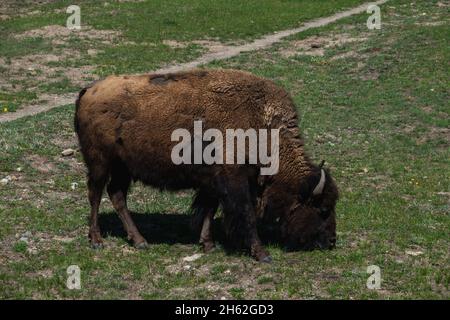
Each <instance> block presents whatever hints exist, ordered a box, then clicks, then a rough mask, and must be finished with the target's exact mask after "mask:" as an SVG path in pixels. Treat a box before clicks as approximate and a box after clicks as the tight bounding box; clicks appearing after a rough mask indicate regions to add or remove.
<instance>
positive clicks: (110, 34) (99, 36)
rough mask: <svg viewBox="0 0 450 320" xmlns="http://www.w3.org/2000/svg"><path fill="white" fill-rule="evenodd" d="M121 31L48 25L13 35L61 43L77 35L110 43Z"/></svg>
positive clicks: (19, 37) (81, 37) (83, 38)
mask: <svg viewBox="0 0 450 320" xmlns="http://www.w3.org/2000/svg"><path fill="white" fill-rule="evenodd" d="M120 35H121V33H120V32H119V31H114V30H96V29H93V28H91V27H89V26H82V27H81V29H80V30H76V29H69V28H67V27H65V26H60V25H50V26H45V27H43V28H39V29H33V30H28V31H25V32H22V33H19V34H17V35H15V38H16V39H23V38H30V37H31V38H36V37H42V38H49V39H51V41H52V44H54V45H56V44H63V43H65V42H67V40H68V39H69V38H70V37H74V36H75V37H78V38H80V39H82V40H91V41H92V40H93V41H99V42H101V43H104V44H111V43H112V42H113V41H114V40H115V39H117V38H118V37H120Z"/></svg>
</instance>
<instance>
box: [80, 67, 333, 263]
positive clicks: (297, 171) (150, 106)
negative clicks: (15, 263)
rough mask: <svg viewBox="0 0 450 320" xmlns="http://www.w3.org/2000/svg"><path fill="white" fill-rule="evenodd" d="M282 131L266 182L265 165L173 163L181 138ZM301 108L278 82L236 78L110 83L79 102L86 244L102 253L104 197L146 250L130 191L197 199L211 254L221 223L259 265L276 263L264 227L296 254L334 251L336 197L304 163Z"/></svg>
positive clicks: (199, 75) (206, 74)
mask: <svg viewBox="0 0 450 320" xmlns="http://www.w3.org/2000/svg"><path fill="white" fill-rule="evenodd" d="M198 120H202V121H203V123H204V124H205V126H206V127H209V128H216V129H219V130H220V131H221V132H225V130H226V129H229V128H232V129H236V128H240V129H243V130H247V129H249V128H253V129H279V130H280V148H279V157H280V158H279V171H278V173H277V174H276V175H274V176H262V175H260V169H261V164H252V165H250V164H248V163H247V164H243V165H242V164H233V165H230V164H221V165H218V164H213V165H206V164H201V165H187V164H181V165H175V164H174V163H173V162H172V161H171V158H170V155H171V150H172V148H173V146H174V144H175V142H172V141H171V133H172V132H173V131H174V130H175V129H178V128H186V129H188V130H189V131H190V132H192V130H193V123H194V121H198ZM297 124H298V118H297V113H296V110H295V106H294V104H293V102H292V100H291V98H290V97H289V95H288V94H287V93H286V92H285V91H284V90H283V89H281V88H279V87H277V86H276V85H275V84H273V83H272V82H271V81H269V80H266V79H262V78H259V77H256V76H254V75H252V74H249V73H246V72H241V71H237V70H206V71H205V70H194V71H191V72H184V73H176V74H167V75H141V76H118V77H116V76H111V77H108V78H106V79H104V80H102V81H99V82H96V83H95V84H93V85H92V86H90V87H88V88H85V89H83V90H82V91H81V92H80V95H79V98H78V99H77V102H76V114H75V129H76V132H77V135H78V139H79V143H80V147H81V153H82V155H83V158H84V161H85V164H86V166H87V169H88V197H89V202H90V205H91V218H90V229H89V237H90V240H91V243H92V245H93V246H94V247H100V246H102V238H101V235H100V228H99V226H98V221H97V220H98V210H99V205H100V200H101V196H102V192H103V189H104V187H105V185H106V184H107V191H108V195H109V197H110V199H111V202H112V204H113V206H114V208H115V210H116V211H117V213H118V214H119V217H120V218H121V220H122V222H123V225H124V228H125V230H126V232H127V234H128V238H129V239H130V240H132V241H133V243H134V245H135V246H136V247H138V248H144V247H146V246H147V243H146V241H145V239H144V238H143V237H142V235H141V234H140V233H139V231H138V229H137V227H136V226H135V224H134V222H133V220H132V218H131V216H130V212H129V210H128V207H127V202H126V198H127V192H128V189H129V186H130V184H131V181H137V180H139V181H142V182H143V183H145V184H147V185H151V186H154V187H158V188H160V189H166V190H180V189H189V188H191V189H195V190H196V191H197V193H196V197H195V199H194V201H193V205H192V211H193V213H194V217H195V218H196V220H197V222H198V223H197V225H199V226H200V227H199V230H200V229H201V234H200V243H201V244H202V245H203V246H204V249H205V250H206V251H209V250H210V249H211V248H212V247H213V246H214V242H213V238H212V227H211V225H212V221H213V218H214V214H215V212H216V211H217V209H218V207H219V206H221V208H222V210H223V213H224V222H225V223H224V224H225V231H226V234H227V238H228V242H229V243H230V244H231V245H232V246H233V247H235V248H244V249H247V250H248V251H249V252H250V254H251V255H252V256H253V257H255V258H256V259H257V260H259V261H265V262H268V261H270V256H269V255H268V253H267V252H266V250H265V249H264V248H263V246H262V245H261V241H260V239H259V237H258V233H257V229H256V223H257V219H259V220H260V221H264V223H266V224H270V225H273V226H276V227H277V228H278V230H280V232H281V237H282V240H283V241H284V243H285V244H286V245H289V247H290V248H294V249H295V248H314V247H320V248H328V247H332V246H334V243H335V214H334V208H335V204H336V201H337V197H338V192H337V188H336V186H335V184H334V182H333V180H332V178H331V176H330V175H329V173H328V172H327V171H325V170H323V169H322V168H321V167H319V166H315V165H314V164H312V163H311V161H310V160H309V158H308V157H307V156H306V155H305V154H304V150H303V142H302V140H301V137H300V131H299V128H298V126H297Z"/></svg>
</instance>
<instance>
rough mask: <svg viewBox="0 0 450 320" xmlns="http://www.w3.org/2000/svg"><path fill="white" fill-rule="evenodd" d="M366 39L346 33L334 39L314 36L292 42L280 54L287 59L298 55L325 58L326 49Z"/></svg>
mask: <svg viewBox="0 0 450 320" xmlns="http://www.w3.org/2000/svg"><path fill="white" fill-rule="evenodd" d="M366 39H367V38H365V37H359V38H355V37H351V36H350V35H348V34H346V33H343V34H337V35H335V36H333V37H318V36H314V37H309V38H306V39H302V40H294V41H291V42H290V44H289V47H286V48H282V49H281V50H280V54H281V55H282V56H283V57H285V58H290V57H293V56H297V55H307V56H324V55H325V51H326V49H329V48H335V47H339V46H342V45H344V44H346V43H351V42H357V41H364V40H366ZM353 54H356V53H353Z"/></svg>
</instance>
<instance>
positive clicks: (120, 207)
mask: <svg viewBox="0 0 450 320" xmlns="http://www.w3.org/2000/svg"><path fill="white" fill-rule="evenodd" d="M130 183H131V175H130V174H129V171H128V169H127V167H126V166H125V165H124V164H123V163H122V162H119V161H117V162H115V163H114V165H113V166H112V168H111V180H110V181H109V183H108V187H107V190H108V195H109V198H110V199H111V202H112V205H113V207H114V209H115V210H116V211H117V213H118V214H119V217H120V219H121V220H122V223H123V226H124V228H125V231H126V232H127V235H128V240H132V241H133V244H134V246H135V247H136V248H137V249H145V248H146V247H147V246H148V244H147V241H145V239H144V237H143V236H142V235H141V233H140V232H139V230H138V229H137V227H136V225H135V224H134V221H133V218H132V217H131V214H130V211H129V210H128V206H127V194H128V189H129V187H130Z"/></svg>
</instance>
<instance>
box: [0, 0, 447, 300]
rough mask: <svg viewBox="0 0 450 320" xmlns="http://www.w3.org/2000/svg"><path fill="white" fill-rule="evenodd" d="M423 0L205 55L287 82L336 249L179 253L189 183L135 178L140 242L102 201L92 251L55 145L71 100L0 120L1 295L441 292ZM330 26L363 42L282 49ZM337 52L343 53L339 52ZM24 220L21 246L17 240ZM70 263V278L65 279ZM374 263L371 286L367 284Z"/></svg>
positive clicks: (69, 171) (436, 145)
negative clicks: (378, 21)
mask: <svg viewBox="0 0 450 320" xmlns="http://www.w3.org/2000/svg"><path fill="white" fill-rule="evenodd" d="M436 3H437V2H436V1H417V2H415V5H414V6H411V5H410V1H403V0H394V1H390V2H389V4H388V6H383V7H382V14H383V15H382V23H383V24H382V29H381V30H373V31H370V30H368V29H367V28H366V27H365V20H366V19H367V15H365V14H363V15H360V16H357V17H352V18H348V19H345V20H343V21H340V22H339V23H336V24H333V25H330V26H327V27H324V28H320V29H315V30H310V31H308V32H307V33H304V34H300V35H297V36H294V37H291V38H290V39H288V40H286V41H284V42H282V43H280V44H279V45H276V46H274V47H273V48H270V49H268V50H264V51H260V52H254V53H248V54H243V55H240V56H239V57H236V58H233V59H230V60H227V61H221V62H216V63H212V64H211V65H210V66H211V67H233V68H240V69H244V70H249V71H252V72H254V73H256V74H259V75H262V76H265V77H268V78H271V79H274V80H275V81H276V82H278V83H279V84H280V85H282V86H284V87H286V88H287V89H288V90H289V91H290V92H291V94H292V96H293V98H294V100H295V102H296V104H297V106H298V109H299V112H300V115H301V120H300V126H301V128H302V132H303V135H304V137H305V142H306V148H307V150H308V152H309V153H310V154H311V156H312V158H313V159H315V161H316V162H319V161H320V160H321V159H325V160H326V163H327V166H328V167H330V168H331V170H332V174H333V176H334V177H335V179H336V181H337V184H338V186H339V188H340V193H341V198H340V201H339V203H338V207H337V223H338V226H337V231H338V242H337V249H336V250H333V251H313V252H293V253H286V252H284V251H283V250H281V249H280V248H279V247H277V246H269V251H270V253H271V255H272V257H273V258H274V262H273V263H272V264H271V265H266V264H259V263H257V262H255V261H253V260H252V259H251V258H249V257H247V256H245V255H240V254H238V253H235V254H231V255H228V254H226V253H225V252H224V250H223V249H222V248H218V249H217V250H216V251H215V252H213V253H211V254H208V255H204V256H202V257H201V258H200V259H198V260H196V261H194V262H191V263H186V262H183V261H182V258H183V257H186V256H190V255H192V254H194V253H197V252H200V248H199V247H198V246H197V245H196V240H197V236H196V235H195V234H192V232H190V229H189V218H190V217H189V216H188V215H187V211H188V207H189V203H190V201H191V193H190V192H179V193H165V192H164V193H159V192H158V191H156V190H153V189H150V188H145V187H143V186H141V185H137V186H135V188H134V189H133V192H132V194H131V195H130V200H129V203H130V206H131V209H132V211H133V212H135V214H134V217H135V220H136V222H137V225H138V227H140V229H141V231H142V233H143V234H144V236H145V237H146V238H147V240H148V241H149V243H150V244H151V245H150V248H149V249H148V250H146V251H138V250H135V249H133V248H132V247H131V246H130V245H129V244H128V243H127V241H126V239H125V234H124V232H123V230H122V226H121V223H120V221H119V219H118V218H117V216H116V214H115V213H114V211H113V210H112V208H111V205H110V204H109V201H105V202H104V203H102V213H101V225H102V227H103V230H105V231H106V232H107V233H108V234H109V236H107V237H106V248H105V249H104V250H101V251H94V250H92V249H90V248H89V244H88V240H87V237H86V235H87V217H88V210H89V207H88V203H87V198H86V187H85V177H84V167H83V165H82V164H81V163H80V162H81V157H80V154H79V153H78V152H77V153H76V154H75V156H74V157H67V158H63V157H61V156H60V152H61V151H62V150H63V149H65V148H68V147H72V148H76V147H77V144H76V140H75V139H74V135H73V127H72V116H73V108H74V106H73V105H68V106H65V107H62V108H58V109H55V110H53V111H50V112H47V113H44V114H40V115H37V116H34V117H29V118H24V119H20V120H17V121H14V122H11V123H6V124H1V125H0V178H3V177H4V176H6V175H10V176H14V177H15V179H12V180H11V181H10V182H9V183H8V184H7V185H5V186H3V185H0V198H1V199H2V201H1V202H0V221H1V222H2V223H1V224H0V246H1V248H2V250H1V251H0V298H19V299H25V298H44V299H50V298H75V299H92V298H102V299H113V298H138V299H174V298H180V299H184V298H188V299H200V298H208V299H209V298H217V299H219V298H221V297H225V298H227V299H232V298H234V299H242V298H244V299H245V298H247V299H248V298H250V299H254V298H262V299H299V298H301V299H305V298H306V299H317V298H324V299H330V298H335V299H448V292H449V281H450V270H449V230H450V221H449V214H450V207H449V192H450V183H449V179H448V178H447V177H446V176H447V175H448V174H447V172H448V168H449V165H450V161H449V159H450V137H449V131H448V128H449V127H450V123H449V110H450V108H449V105H448V101H449V91H448V88H449V79H448V74H449V71H450V70H449V67H448V60H449V51H448V45H447V42H448V40H447V39H448V38H449V28H448V25H449V21H448V14H447V12H446V9H442V8H441V7H438V6H437V5H436ZM422 13H426V15H422ZM436 21H440V22H441V24H433V25H429V24H426V23H427V22H436ZM343 33H346V34H348V36H350V37H354V38H366V39H365V40H362V41H356V42H347V43H345V44H342V45H338V46H336V47H330V48H325V49H324V55H323V56H307V55H302V54H301V52H298V53H297V54H293V55H290V56H287V55H286V52H287V51H292V48H294V44H295V43H298V41H300V40H302V39H306V38H308V37H311V36H316V37H319V38H318V39H327V38H328V37H331V38H334V37H336V38H339V37H342V34H343ZM344 53H347V54H348V53H352V54H353V55H350V56H348V55H347V57H346V56H345V55H344V56H343V58H338V57H340V56H341V55H342V54H344ZM18 167H20V168H21V170H20V171H18V170H17V168H18ZM74 182H76V183H78V187H77V188H75V190H72V188H71V186H72V183H74ZM216 222H217V223H218V222H219V221H216ZM217 229H220V228H219V226H218V225H217ZM26 231H29V232H31V237H29V239H28V244H25V243H24V242H22V241H19V239H20V237H21V236H22V235H23V234H24V233H25V232H26ZM411 252H412V253H413V254H414V253H415V254H417V255H412V254H411ZM73 264H76V265H78V266H80V268H81V282H82V289H81V290H68V289H67V288H66V287H65V283H66V279H67V274H66V269H67V267H68V266H69V265H73ZM373 264H375V265H378V266H379V267H380V268H381V277H382V284H381V290H369V289H367V288H366V281H367V278H368V276H369V275H368V274H367V273H366V269H367V267H368V266H369V265H373ZM187 265H189V267H187Z"/></svg>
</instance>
